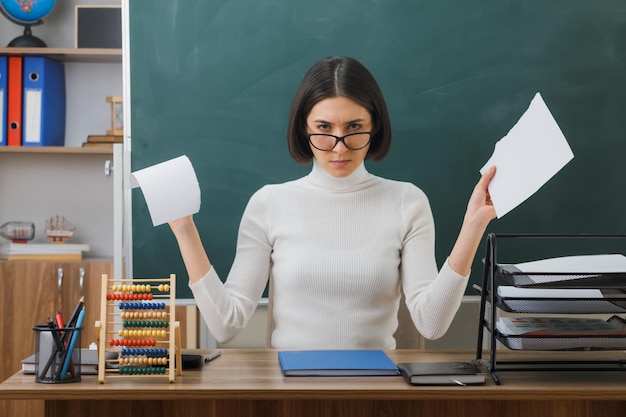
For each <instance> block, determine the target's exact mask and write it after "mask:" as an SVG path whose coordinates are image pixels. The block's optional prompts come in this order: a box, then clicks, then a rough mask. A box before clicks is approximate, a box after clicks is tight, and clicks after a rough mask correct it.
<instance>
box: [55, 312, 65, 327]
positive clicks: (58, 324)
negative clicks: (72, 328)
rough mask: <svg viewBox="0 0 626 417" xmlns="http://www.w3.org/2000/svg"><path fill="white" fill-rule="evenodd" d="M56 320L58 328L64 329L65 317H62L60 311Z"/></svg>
mask: <svg viewBox="0 0 626 417" xmlns="http://www.w3.org/2000/svg"><path fill="white" fill-rule="evenodd" d="M56 319H57V327H58V328H59V329H62V328H64V327H65V326H64V325H63V316H62V315H61V312H60V311H57V315H56Z"/></svg>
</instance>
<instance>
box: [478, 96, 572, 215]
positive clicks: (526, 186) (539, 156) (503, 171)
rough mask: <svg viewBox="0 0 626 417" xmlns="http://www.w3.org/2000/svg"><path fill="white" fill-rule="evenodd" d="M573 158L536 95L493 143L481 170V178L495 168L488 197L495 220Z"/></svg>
mask: <svg viewBox="0 0 626 417" xmlns="http://www.w3.org/2000/svg"><path fill="white" fill-rule="evenodd" d="M572 158H574V154H573V153H572V150H571V149H570V147H569V144H568V143H567V140H566V139H565V136H564V135H563V133H562V132H561V129H560V128H559V126H558V125H557V123H556V121H555V120H554V118H553V117H552V114H551V113H550V110H549V109H548V107H547V106H546V104H545V103H544V101H543V99H542V98H541V94H539V93H537V94H535V97H534V98H533V99H532V101H531V102H530V106H529V107H528V110H526V112H525V113H524V114H523V115H522V117H521V118H520V119H519V121H518V122H517V123H516V124H515V126H513V128H512V129H511V130H510V131H509V133H507V135H506V136H505V137H503V138H502V139H500V141H498V143H496V146H495V149H494V152H493V155H492V156H491V158H489V160H488V161H487V163H486V164H485V165H484V166H483V167H482V168H481V169H480V173H481V174H484V173H485V171H487V170H488V169H489V168H490V167H492V166H494V165H495V166H496V175H495V176H494V177H493V179H492V180H491V183H490V184H489V194H490V196H491V201H493V205H494V208H495V209H496V215H497V216H498V218H501V217H502V216H504V215H505V214H506V213H508V212H509V211H511V210H513V209H514V208H515V207H517V206H518V205H520V204H521V203H522V202H524V201H525V200H526V199H528V198H529V197H530V196H531V195H533V194H534V193H535V192H537V190H539V189H540V188H541V187H542V186H543V185H544V184H545V183H546V182H548V181H549V180H550V178H552V177H553V176H554V175H555V174H556V173H557V172H559V171H560V170H561V168H563V167H564V166H565V165H566V164H567V163H568V162H569V161H571V160H572Z"/></svg>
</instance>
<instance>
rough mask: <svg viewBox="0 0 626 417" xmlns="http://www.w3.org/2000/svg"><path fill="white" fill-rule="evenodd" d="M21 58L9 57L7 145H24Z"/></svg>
mask: <svg viewBox="0 0 626 417" xmlns="http://www.w3.org/2000/svg"><path fill="white" fill-rule="evenodd" d="M23 65H24V61H23V58H22V57H21V56H9V57H8V69H7V73H8V77H7V145H8V146H20V145H21V144H22V75H23V73H22V69H23Z"/></svg>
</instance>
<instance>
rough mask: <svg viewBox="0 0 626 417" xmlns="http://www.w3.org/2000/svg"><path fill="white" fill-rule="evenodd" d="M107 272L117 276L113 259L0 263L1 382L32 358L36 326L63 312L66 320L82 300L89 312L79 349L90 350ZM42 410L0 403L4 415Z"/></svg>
mask: <svg viewBox="0 0 626 417" xmlns="http://www.w3.org/2000/svg"><path fill="white" fill-rule="evenodd" d="M104 273H106V274H109V275H110V274H112V273H113V262H112V261H111V260H82V261H63V262H53V261H49V262H39V261H0V286H1V288H2V291H1V292H0V314H2V318H3V322H2V331H1V332H0V346H1V347H2V356H1V358H2V362H1V366H0V380H2V381H4V380H5V379H7V378H8V377H10V376H11V375H13V374H14V373H15V372H17V371H19V370H20V369H21V360H22V359H23V358H25V357H26V356H28V355H30V354H32V353H34V351H35V335H34V331H33V326H34V325H37V324H44V323H46V321H47V318H48V317H53V315H54V314H55V312H56V311H57V310H59V309H61V311H62V313H63V314H64V318H65V319H66V320H68V319H69V316H70V315H71V314H72V310H73V309H74V306H75V305H76V303H77V302H78V300H79V299H80V297H83V296H84V297H85V307H86V310H85V322H84V323H85V324H84V330H83V332H82V334H81V345H82V346H83V347H88V346H89V344H90V343H91V342H93V341H95V329H94V322H95V321H96V320H97V319H98V318H99V317H100V283H101V276H102V274H104ZM33 378H34V377H33ZM24 407H26V409H24ZM39 407H41V404H40V403H38V402H36V401H33V402H28V403H27V402H25V401H5V402H3V403H0V416H17V415H37V414H38V412H37V411H36V410H38V409H39Z"/></svg>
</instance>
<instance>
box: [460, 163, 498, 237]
mask: <svg viewBox="0 0 626 417" xmlns="http://www.w3.org/2000/svg"><path fill="white" fill-rule="evenodd" d="M495 175H496V167H495V166H492V167H491V168H489V170H487V171H486V172H485V173H484V174H483V176H482V177H481V178H480V180H479V181H478V183H477V184H476V186H475V187H474V191H473V192H472V195H471V197H470V199H469V202H468V203H467V210H466V212H465V221H469V222H470V224H474V225H477V226H480V227H482V228H487V225H488V224H489V222H490V221H491V220H493V219H494V218H495V217H496V209H495V207H494V206H493V202H492V201H491V196H490V195H489V183H490V182H491V180H492V179H493V177H494V176H495Z"/></svg>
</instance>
